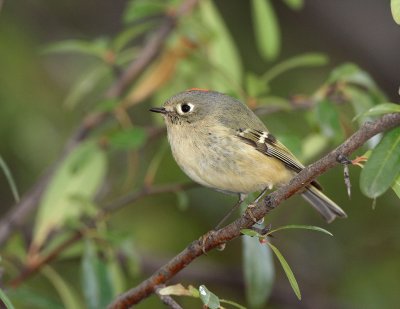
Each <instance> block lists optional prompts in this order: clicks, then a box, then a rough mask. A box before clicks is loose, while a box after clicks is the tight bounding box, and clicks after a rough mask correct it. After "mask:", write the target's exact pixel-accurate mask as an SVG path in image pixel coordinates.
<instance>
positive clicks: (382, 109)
mask: <svg viewBox="0 0 400 309" xmlns="http://www.w3.org/2000/svg"><path fill="white" fill-rule="evenodd" d="M389 113H400V104H396V103H382V104H378V105H376V106H374V107H372V108H370V109H369V110H367V111H366V112H364V113H361V114H359V115H357V116H355V117H354V118H353V121H354V120H356V119H358V118H359V117H365V116H373V115H382V114H389Z"/></svg>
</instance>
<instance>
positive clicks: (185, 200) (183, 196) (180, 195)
mask: <svg viewBox="0 0 400 309" xmlns="http://www.w3.org/2000/svg"><path fill="white" fill-rule="evenodd" d="M175 194H176V197H177V199H178V208H179V209H180V210H182V211H183V210H186V209H187V208H188V207H189V196H188V194H187V192H185V191H177V192H175Z"/></svg>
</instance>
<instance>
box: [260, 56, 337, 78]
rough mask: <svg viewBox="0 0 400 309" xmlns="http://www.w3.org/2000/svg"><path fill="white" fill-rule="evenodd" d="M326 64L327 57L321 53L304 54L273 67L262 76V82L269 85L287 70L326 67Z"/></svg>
mask: <svg viewBox="0 0 400 309" xmlns="http://www.w3.org/2000/svg"><path fill="white" fill-rule="evenodd" d="M328 62H329V59H328V57H327V56H326V55H324V54H321V53H306V54H302V55H297V56H294V57H292V58H289V59H286V60H284V61H282V62H280V63H278V64H276V65H275V66H273V67H272V68H271V69H269V70H268V71H267V72H265V73H264V74H263V76H262V80H263V81H264V82H265V83H266V84H269V83H270V82H271V80H273V79H274V78H276V77H278V76H279V75H281V74H283V73H285V72H287V71H289V70H293V69H297V68H301V67H318V66H323V65H326V64H327V63H328Z"/></svg>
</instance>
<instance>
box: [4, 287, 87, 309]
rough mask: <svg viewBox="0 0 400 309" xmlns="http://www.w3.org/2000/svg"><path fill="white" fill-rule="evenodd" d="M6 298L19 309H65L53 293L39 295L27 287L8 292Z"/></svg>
mask: <svg viewBox="0 0 400 309" xmlns="http://www.w3.org/2000/svg"><path fill="white" fill-rule="evenodd" d="M8 296H9V297H10V298H11V299H12V300H13V302H14V304H16V306H18V305H19V307H20V308H40V309H65V306H63V305H62V304H61V303H60V300H59V299H58V297H57V295H56V293H53V295H51V296H49V295H48V294H47V295H41V294H40V293H38V291H37V290H36V291H35V290H33V289H31V288H30V287H28V286H27V285H23V286H20V287H18V288H17V289H12V290H9V291H8ZM56 298H57V299H56ZM81 307H82V306H81Z"/></svg>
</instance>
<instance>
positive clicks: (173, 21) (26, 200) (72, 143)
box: [0, 0, 199, 247]
mask: <svg viewBox="0 0 400 309" xmlns="http://www.w3.org/2000/svg"><path fill="white" fill-rule="evenodd" d="M198 1H199V0H186V1H184V2H183V3H182V5H181V6H180V7H179V8H178V9H177V11H176V12H175V13H171V12H170V13H169V14H168V15H166V16H165V17H164V22H162V23H161V25H160V27H159V28H158V30H157V31H156V32H155V33H154V36H152V38H151V39H150V40H149V41H148V42H147V43H146V44H145V46H144V47H143V49H142V51H141V53H140V54H139V56H138V57H136V58H135V60H134V61H133V62H132V63H131V64H130V65H129V66H128V68H127V69H126V71H125V72H124V73H123V74H122V75H121V76H120V77H119V78H118V80H117V81H116V82H115V83H114V84H113V85H112V86H111V87H110V88H109V89H108V90H107V91H106V96H107V97H108V98H119V97H122V96H123V94H124V92H125V91H126V90H127V89H128V88H129V86H130V85H132V83H133V82H134V81H135V80H136V79H137V78H139V77H140V76H141V74H142V73H143V72H144V71H145V70H146V68H147V67H148V66H149V65H150V64H152V63H153V61H154V60H155V59H156V58H157V56H158V55H159V54H160V52H161V51H162V49H163V46H164V43H165V41H166V40H167V38H168V37H169V36H170V34H171V33H172V31H173V30H174V29H175V27H176V25H177V23H178V21H179V19H180V18H181V17H183V16H184V15H186V14H188V13H190V12H191V10H192V9H193V8H194V6H195V5H196V4H197V3H198ZM109 117H110V113H105V112H103V113H94V114H90V115H88V116H87V117H85V119H84V120H83V121H82V123H81V124H80V126H79V127H78V129H77V130H76V131H75V133H74V134H73V135H72V136H71V137H70V139H69V141H68V142H67V144H66V146H65V148H64V150H63V153H62V155H61V156H60V158H59V159H58V160H57V161H56V162H55V163H54V164H53V165H52V167H51V168H50V169H49V170H48V171H47V172H46V173H45V174H44V175H43V176H42V177H41V178H40V179H39V180H38V181H37V182H36V183H35V185H34V186H33V188H32V189H31V190H30V191H29V192H28V193H26V194H25V195H24V197H23V198H22V200H21V202H19V203H18V204H16V205H15V206H14V207H12V208H11V209H10V211H9V212H8V213H7V214H6V215H5V216H4V217H3V218H2V219H1V221H0V247H1V246H2V245H4V244H5V242H6V241H7V239H8V238H9V236H10V235H11V233H12V232H13V231H14V230H15V229H16V228H19V227H20V226H22V224H23V223H24V222H25V220H26V218H27V217H28V215H29V214H30V213H32V211H33V210H35V209H36V207H37V205H38V201H39V200H40V197H41V196H42V193H43V192H44V190H45V189H46V187H47V185H48V184H49V182H50V179H51V178H52V176H53V174H54V172H55V171H56V170H57V168H58V166H59V165H60V164H61V163H62V162H63V160H64V158H65V157H66V156H67V155H68V154H69V153H70V152H71V151H72V150H73V149H74V148H75V147H76V146H77V145H78V144H79V143H81V142H82V141H83V140H85V139H86V137H87V136H88V135H89V134H90V133H91V132H92V131H93V130H94V129H95V128H97V127H99V126H100V125H102V124H104V122H106V121H107V120H108V119H109Z"/></svg>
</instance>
